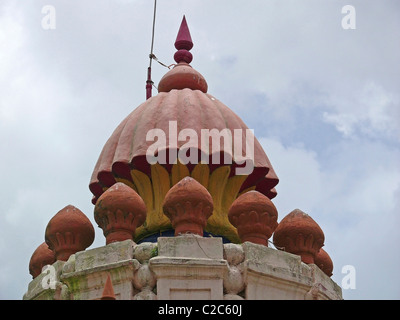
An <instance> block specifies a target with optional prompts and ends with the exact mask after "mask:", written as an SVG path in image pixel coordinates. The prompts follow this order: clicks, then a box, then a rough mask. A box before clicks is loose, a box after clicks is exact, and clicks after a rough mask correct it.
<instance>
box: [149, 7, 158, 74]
mask: <svg viewBox="0 0 400 320" xmlns="http://www.w3.org/2000/svg"><path fill="white" fill-rule="evenodd" d="M156 12H157V0H154V13H153V31H152V33H151V50H150V55H149V57H150V67H151V62H152V61H153V56H154V54H153V48H154V33H155V29H156Z"/></svg>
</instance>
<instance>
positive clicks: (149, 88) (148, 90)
mask: <svg viewBox="0 0 400 320" xmlns="http://www.w3.org/2000/svg"><path fill="white" fill-rule="evenodd" d="M156 11H157V0H154V14H153V31H152V33H151V49H150V54H149V58H150V64H149V67H148V68H147V80H146V100H147V99H149V98H151V95H152V93H151V91H152V87H153V83H154V82H153V80H151V64H152V61H153V56H154V54H153V47H154V30H155V26H156Z"/></svg>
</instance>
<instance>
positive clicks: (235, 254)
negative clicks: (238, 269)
mask: <svg viewBox="0 0 400 320" xmlns="http://www.w3.org/2000/svg"><path fill="white" fill-rule="evenodd" d="M223 255H224V259H225V260H226V261H227V262H228V264H229V265H230V266H237V265H238V264H240V263H242V262H243V261H244V250H243V247H242V246H241V245H240V244H234V243H225V244H224V252H223Z"/></svg>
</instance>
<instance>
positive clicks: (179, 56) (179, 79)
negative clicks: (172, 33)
mask: <svg viewBox="0 0 400 320" xmlns="http://www.w3.org/2000/svg"><path fill="white" fill-rule="evenodd" d="M175 48H176V49H177V50H178V51H177V52H175V55H174V59H175V61H176V63H177V64H176V65H175V67H174V68H173V69H172V70H170V71H169V72H167V73H166V74H165V75H164V77H163V78H162V79H161V80H160V83H159V84H158V92H169V91H171V90H173V89H177V90H181V89H185V88H188V89H192V90H200V91H203V92H204V93H207V89H208V85H207V81H206V80H205V79H204V77H203V76H202V75H201V74H200V73H199V72H198V71H196V70H194V69H193V68H192V67H191V66H190V63H191V62H192V60H193V55H192V54H191V53H190V52H189V50H191V49H192V48H193V42H192V37H191V36H190V31H189V27H188V25H187V22H186V17H185V16H183V19H182V22H181V26H180V28H179V31H178V35H177V37H176V41H175Z"/></svg>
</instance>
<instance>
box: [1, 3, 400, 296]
mask: <svg viewBox="0 0 400 320" xmlns="http://www.w3.org/2000/svg"><path fill="white" fill-rule="evenodd" d="M349 4H350V5H352V6H353V8H354V9H355V13H356V15H355V26H353V27H355V29H345V28H343V25H342V19H344V22H345V24H344V25H345V26H346V22H348V23H350V22H354V20H347V18H346V15H347V13H342V8H343V7H344V6H345V5H349ZM45 5H51V6H52V7H53V8H54V9H55V13H56V20H55V22H56V24H55V26H54V27H55V29H46V28H44V27H46V26H49V25H48V24H46V23H44V22H46V21H47V20H43V19H46V16H47V14H48V13H49V12H47V11H45V13H42V10H43V8H44V6H45ZM46 13H47V14H46ZM184 14H185V15H186V18H187V21H188V24H189V28H190V31H191V35H192V39H193V42H194V48H193V49H192V51H191V52H192V54H193V56H194V59H193V62H192V66H193V67H194V68H195V69H196V70H198V71H199V72H200V73H202V74H203V76H204V77H205V78H206V80H207V82H208V86H209V93H210V94H212V95H213V96H215V97H216V98H218V99H219V100H221V101H222V102H223V103H225V104H226V105H227V106H229V107H230V108H231V109H232V110H233V111H235V112H236V113H237V114H238V115H239V116H240V117H241V118H242V119H243V120H244V121H245V123H246V124H247V126H248V127H249V128H251V129H254V131H255V135H256V137H257V138H258V139H259V141H260V142H261V143H262V145H263V147H264V149H265V151H266V153H267V155H268V157H269V159H270V161H271V163H272V165H273V167H274V169H275V171H276V173H277V175H278V177H279V178H280V183H279V184H278V186H277V191H278V196H277V197H276V198H275V199H274V200H273V202H274V203H275V205H276V206H277V209H278V212H279V218H278V220H281V219H282V218H283V217H284V216H285V215H286V214H288V213H289V212H290V211H292V210H293V209H296V208H299V209H301V210H303V211H305V212H307V213H308V214H309V215H310V216H311V217H313V218H314V220H316V221H317V222H318V223H319V225H320V226H321V228H322V229H323V231H324V233H325V247H324V248H325V250H326V251H327V252H328V253H329V254H330V256H331V258H332V260H333V263H334V270H333V277H332V279H333V280H334V281H335V282H337V283H338V284H339V285H342V280H343V278H344V277H345V276H346V273H342V269H343V268H346V266H348V265H350V266H353V267H354V270H355V271H356V277H355V280H356V283H355V289H344V290H343V297H344V298H345V299H400V275H399V267H398V266H399V265H400V250H399V247H398V245H399V243H400V232H399V226H400V218H399V214H400V161H399V160H400V94H399V88H400V64H399V54H400V41H399V39H400V2H398V1H382V0H362V1H361V0H346V1H342V0H327V1H320V0H315V1H313V0H291V1H290V0H285V1H282V0H274V1H273V0H259V1H257V0H248V1H236V0H217V1H216V0H190V1H183V0H180V1H178V0H158V13H157V21H156V33H155V43H154V53H155V55H156V56H157V57H158V58H159V59H160V60H161V61H162V62H164V63H165V64H171V63H173V62H174V61H173V54H174V52H175V48H174V45H173V44H174V41H175V38H176V35H177V32H178V28H179V25H180V22H181V20H182V16H183V15H184ZM152 16H153V1H150V0H114V1H110V0H85V1H80V0H69V1H61V0H46V1H42V0H35V1H33V0H31V1H29V0H24V1H17V0H2V1H1V2H0V168H1V169H0V174H1V175H0V178H1V186H0V199H1V204H2V208H1V214H0V257H1V258H0V259H1V260H0V262H1V263H0V299H22V296H23V294H24V293H25V292H26V290H27V288H28V283H29V282H30V281H31V275H30V274H29V271H28V264H29V259H30V257H31V255H32V253H33V251H34V250H35V249H36V247H37V246H38V245H39V244H41V243H42V242H43V241H44V230H45V228H46V225H47V223H48V221H49V220H50V219H51V218H52V216H53V215H55V214H56V213H57V212H58V211H59V210H60V209H62V208H64V207H65V206H66V205H68V204H72V205H74V206H76V207H78V208H79V209H80V210H82V211H83V212H84V213H85V214H86V215H87V216H88V217H89V218H90V220H91V221H92V222H93V224H94V226H95V229H96V240H95V242H94V243H93V245H92V246H91V248H94V247H98V246H102V245H104V244H105V239H104V237H103V235H102V231H101V229H99V228H97V225H96V224H95V222H94V218H93V205H92V204H91V197H92V195H91V193H90V191H89V188H88V185H89V180H90V176H91V174H92V171H93V168H94V165H95V163H96V161H97V158H98V156H99V154H100V152H101V149H102V147H103V145H104V144H105V142H106V141H107V139H108V138H109V136H110V135H111V133H112V132H113V130H114V129H115V128H116V127H117V125H118V124H119V123H120V122H121V121H122V120H123V119H124V118H125V117H126V116H127V115H128V114H129V113H130V112H131V111H132V110H133V109H135V108H136V107H137V106H138V105H139V104H141V103H142V102H143V101H144V100H145V80H146V72H147V67H148V63H149V59H148V54H149V52H150V44H151V28H152ZM47 22H48V21H47ZM166 71H167V69H166V68H164V67H162V66H161V65H158V64H156V63H153V80H154V81H155V83H156V84H157V83H158V81H159V80H160V79H161V77H162V75H163V74H165V73H166ZM153 93H154V94H156V92H155V90H153Z"/></svg>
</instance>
